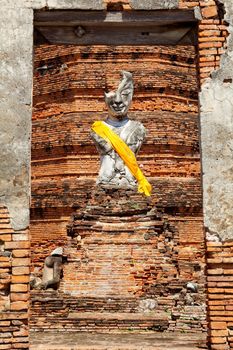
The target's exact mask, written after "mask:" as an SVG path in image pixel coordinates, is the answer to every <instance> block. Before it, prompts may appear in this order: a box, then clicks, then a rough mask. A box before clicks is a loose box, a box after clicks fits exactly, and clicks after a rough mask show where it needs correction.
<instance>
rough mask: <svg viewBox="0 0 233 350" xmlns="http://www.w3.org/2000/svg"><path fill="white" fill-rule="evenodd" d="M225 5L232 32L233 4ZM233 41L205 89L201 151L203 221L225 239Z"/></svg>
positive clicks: (232, 131) (231, 177) (232, 178)
mask: <svg viewBox="0 0 233 350" xmlns="http://www.w3.org/2000/svg"><path fill="white" fill-rule="evenodd" d="M222 2H223V3H224V5H225V10H226V14H225V18H226V20H227V21H228V22H229V24H230V26H229V33H230V34H231V33H232V30H233V29H232V24H233V4H232V2H231V0H229V1H228V0H224V1H222ZM232 101H233V42H232V35H230V36H229V38H228V49H227V51H226V53H225V54H224V55H223V56H222V58H221V67H220V69H219V70H218V71H215V72H214V73H212V78H209V79H208V80H207V81H206V83H205V84H204V85H203V87H202V91H201V94H200V104H201V148H202V166H203V190H204V221H205V226H206V227H207V230H208V231H209V232H211V233H212V234H217V235H219V238H220V239H222V240H227V239H232V238H233V209H232V203H233V162H232V159H233V141H232V140H233V102H232Z"/></svg>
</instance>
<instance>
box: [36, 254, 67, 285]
mask: <svg viewBox="0 0 233 350" xmlns="http://www.w3.org/2000/svg"><path fill="white" fill-rule="evenodd" d="M62 255H63V248H62V247H59V248H56V249H54V250H53V251H52V253H51V254H50V255H49V256H47V257H46V258H45V262H44V270H43V276H42V280H41V279H40V278H38V277H37V278H33V279H32V281H31V282H30V284H31V287H32V288H34V289H47V288H53V289H57V288H58V284H59V282H60V279H61V273H62Z"/></svg>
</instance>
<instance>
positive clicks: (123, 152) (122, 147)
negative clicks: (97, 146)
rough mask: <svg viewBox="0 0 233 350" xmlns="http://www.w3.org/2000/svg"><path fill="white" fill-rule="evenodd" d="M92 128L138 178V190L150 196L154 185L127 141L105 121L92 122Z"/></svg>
mask: <svg viewBox="0 0 233 350" xmlns="http://www.w3.org/2000/svg"><path fill="white" fill-rule="evenodd" d="M91 128H92V130H93V131H94V132H95V133H96V134H97V135H99V136H100V137H102V138H103V139H104V140H106V141H108V142H110V143H111V145H112V147H113V149H114V150H115V151H116V152H117V153H118V154H119V156H120V157H121V159H122V160H123V161H124V163H125V164H126V165H127V167H128V168H129V170H130V171H131V173H132V174H133V176H134V177H135V178H136V179H137V181H138V192H140V193H144V194H145V195H146V196H150V195H151V191H152V187H151V185H150V183H149V182H148V181H147V179H146V178H145V176H144V175H143V173H142V171H141V170H140V169H139V166H138V164H137V160H136V157H135V154H134V153H133V151H131V149H130V148H129V147H128V146H127V145H126V143H125V142H124V141H123V140H122V139H121V138H120V137H119V136H118V135H117V134H116V133H115V132H114V131H112V129H110V128H109V127H108V126H107V125H106V124H104V123H103V122H101V121H96V122H94V123H93V124H92V127H91Z"/></svg>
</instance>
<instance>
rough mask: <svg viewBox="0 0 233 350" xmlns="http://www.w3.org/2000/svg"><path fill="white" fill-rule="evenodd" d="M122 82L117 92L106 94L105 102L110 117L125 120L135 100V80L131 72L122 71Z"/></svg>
mask: <svg viewBox="0 0 233 350" xmlns="http://www.w3.org/2000/svg"><path fill="white" fill-rule="evenodd" d="M121 74H122V78H123V79H122V80H121V82H120V84H119V86H118V88H117V90H116V91H110V92H108V93H105V102H106V105H107V107H108V112H109V115H110V117H114V118H117V119H122V118H124V117H125V116H126V115H127V113H128V109H129V106H130V103H131V101H132V98H133V79H132V74H131V73H130V72H126V71H122V72H121Z"/></svg>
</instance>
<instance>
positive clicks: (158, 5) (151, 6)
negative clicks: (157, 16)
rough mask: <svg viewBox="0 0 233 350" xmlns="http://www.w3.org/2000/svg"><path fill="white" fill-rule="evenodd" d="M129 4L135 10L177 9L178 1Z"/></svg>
mask: <svg viewBox="0 0 233 350" xmlns="http://www.w3.org/2000/svg"><path fill="white" fill-rule="evenodd" d="M130 4H131V6H132V8H133V9H135V10H139V9H140V10H160V9H174V8H178V5H179V1H178V0H164V1H161V0H131V1H130Z"/></svg>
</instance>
